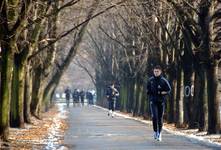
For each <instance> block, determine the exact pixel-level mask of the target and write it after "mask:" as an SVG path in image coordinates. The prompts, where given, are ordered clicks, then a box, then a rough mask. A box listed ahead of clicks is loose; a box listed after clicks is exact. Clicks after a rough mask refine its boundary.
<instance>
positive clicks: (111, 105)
mask: <svg viewBox="0 0 221 150" xmlns="http://www.w3.org/2000/svg"><path fill="white" fill-rule="evenodd" d="M118 96H119V92H118V90H117V89H116V88H115V86H114V83H112V84H111V85H110V86H108V88H107V91H106V97H107V101H108V109H109V111H108V116H110V115H111V116H112V117H114V110H115V103H116V98H117V97H118Z"/></svg>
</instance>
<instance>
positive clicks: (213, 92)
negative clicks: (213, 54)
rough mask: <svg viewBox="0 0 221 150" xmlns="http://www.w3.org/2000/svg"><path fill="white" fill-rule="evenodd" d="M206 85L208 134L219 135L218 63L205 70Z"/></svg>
mask: <svg viewBox="0 0 221 150" xmlns="http://www.w3.org/2000/svg"><path fill="white" fill-rule="evenodd" d="M207 81H208V82H207V84H208V88H207V90H208V134H216V133H220V109H219V101H220V93H219V91H218V62H214V64H213V65H210V66H209V68H208V70H207Z"/></svg>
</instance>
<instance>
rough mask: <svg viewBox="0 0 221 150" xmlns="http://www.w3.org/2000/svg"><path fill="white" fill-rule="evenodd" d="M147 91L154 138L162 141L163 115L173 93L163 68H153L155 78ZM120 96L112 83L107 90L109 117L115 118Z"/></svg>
mask: <svg viewBox="0 0 221 150" xmlns="http://www.w3.org/2000/svg"><path fill="white" fill-rule="evenodd" d="M146 90H147V96H148V99H149V106H150V111H151V117H152V123H153V130H154V134H153V137H154V139H156V140H158V141H161V140H162V133H161V131H162V127H163V114H164V111H165V106H166V95H168V94H170V91H171V87H170V84H169V82H168V81H167V79H166V78H165V77H163V75H162V68H161V66H159V65H157V66H155V67H154V68H153V76H152V77H150V78H149V79H148V82H147V89H146ZM118 96H119V92H118V90H117V88H116V87H115V85H114V83H112V84H111V85H110V86H109V87H108V88H107V90H106V98H107V101H108V102H109V105H108V106H109V107H108V108H109V111H108V116H110V115H111V116H112V117H113V116H114V109H115V104H116V99H117V97H118Z"/></svg>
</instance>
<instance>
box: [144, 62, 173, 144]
mask: <svg viewBox="0 0 221 150" xmlns="http://www.w3.org/2000/svg"><path fill="white" fill-rule="evenodd" d="M170 91H171V87H170V84H169V82H168V81H167V79H165V78H164V77H163V76H162V68H161V67H160V66H159V65H157V66H155V67H154V69H153V76H152V77H150V78H149V80H148V82H147V95H148V96H149V102H150V110H151V116H152V122H153V130H154V139H157V140H158V141H161V140H162V134H161V131H162V127H163V114H164V110H165V106H166V95H168V94H169V93H170Z"/></svg>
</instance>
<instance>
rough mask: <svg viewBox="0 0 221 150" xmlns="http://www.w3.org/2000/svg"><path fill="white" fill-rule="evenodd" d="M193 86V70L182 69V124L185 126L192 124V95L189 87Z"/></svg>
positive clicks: (189, 68)
mask: <svg viewBox="0 0 221 150" xmlns="http://www.w3.org/2000/svg"><path fill="white" fill-rule="evenodd" d="M192 85H193V70H192V68H191V67H187V68H185V69H184V122H185V124H192V123H190V121H191V120H192V119H191V118H192V114H193V95H192V94H191V87H192Z"/></svg>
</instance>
